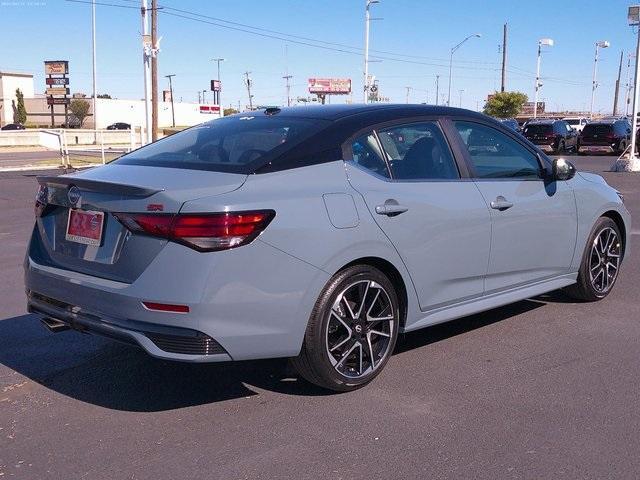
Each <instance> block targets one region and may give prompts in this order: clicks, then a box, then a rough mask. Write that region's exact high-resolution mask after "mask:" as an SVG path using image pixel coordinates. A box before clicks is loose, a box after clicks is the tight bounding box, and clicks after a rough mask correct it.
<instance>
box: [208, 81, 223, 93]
mask: <svg viewBox="0 0 640 480" xmlns="http://www.w3.org/2000/svg"><path fill="white" fill-rule="evenodd" d="M220 90H222V82H221V81H220V80H211V91H212V92H219V91H220Z"/></svg>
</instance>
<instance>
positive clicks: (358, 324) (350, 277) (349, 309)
mask: <svg viewBox="0 0 640 480" xmlns="http://www.w3.org/2000/svg"><path fill="white" fill-rule="evenodd" d="M399 317H400V314H399V307H398V298H397V295H396V292H395V290H394V288H393V285H392V284H391V282H390V281H389V279H388V278H387V277H386V276H385V275H384V274H383V273H382V272H380V271H379V270H378V269H376V268H374V267H371V266H368V265H356V266H353V267H349V268H347V269H345V270H343V271H341V272H339V273H337V274H336V275H335V276H334V277H333V278H332V279H331V280H330V281H329V283H328V284H327V285H326V286H325V288H324V290H323V292H322V294H321V295H320V298H318V301H317V302H316V305H315V307H314V309H313V311H312V313H311V318H310V320H309V325H308V326H307V331H306V333H305V337H304V343H303V346H302V350H301V352H300V355H298V356H297V357H296V358H294V359H292V364H293V366H294V367H295V369H296V370H297V371H298V373H299V374H300V375H301V376H302V377H304V378H305V379H306V380H308V381H309V382H311V383H314V384H316V385H319V386H321V387H323V388H327V389H330V390H335V391H340V392H346V391H350V390H355V389H357V388H359V387H362V386H363V385H366V384H367V383H369V382H370V381H371V380H373V379H374V378H375V377H376V376H377V375H378V374H379V373H380V371H381V370H382V368H384V366H385V365H386V363H387V361H388V360H389V357H390V356H391V353H392V352H393V349H394V347H395V343H396V339H397V336H398V328H399V324H400V322H399Z"/></svg>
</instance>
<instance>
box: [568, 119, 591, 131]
mask: <svg viewBox="0 0 640 480" xmlns="http://www.w3.org/2000/svg"><path fill="white" fill-rule="evenodd" d="M562 120H564V121H565V122H567V123H568V124H569V126H570V127H571V128H573V129H574V130H576V131H577V132H578V133H580V132H581V131H582V129H583V128H584V126H585V125H586V124H587V123H589V120H587V119H586V118H584V117H564V118H563V119H562Z"/></svg>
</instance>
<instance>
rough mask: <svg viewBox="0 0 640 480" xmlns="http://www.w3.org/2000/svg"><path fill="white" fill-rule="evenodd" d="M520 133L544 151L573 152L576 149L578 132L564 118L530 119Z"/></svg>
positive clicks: (556, 152)
mask: <svg viewBox="0 0 640 480" xmlns="http://www.w3.org/2000/svg"><path fill="white" fill-rule="evenodd" d="M522 134H523V135H524V136H525V138H526V139H527V140H529V141H530V142H531V143H533V144H534V145H536V146H537V147H538V148H539V149H540V150H542V151H543V152H545V153H555V154H558V153H562V152H568V151H573V152H575V151H577V149H578V132H576V131H575V130H574V129H573V128H571V127H570V126H569V124H568V123H567V122H565V121H564V120H531V121H529V122H528V123H527V125H526V126H525V127H524V128H523V130H522Z"/></svg>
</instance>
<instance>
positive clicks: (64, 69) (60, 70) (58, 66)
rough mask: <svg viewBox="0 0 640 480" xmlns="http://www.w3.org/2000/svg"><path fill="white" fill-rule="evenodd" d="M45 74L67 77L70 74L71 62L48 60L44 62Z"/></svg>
mask: <svg viewBox="0 0 640 480" xmlns="http://www.w3.org/2000/svg"><path fill="white" fill-rule="evenodd" d="M44 73H45V74H46V75H66V74H68V73H69V62H68V61H67V60H48V61H46V62H44Z"/></svg>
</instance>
